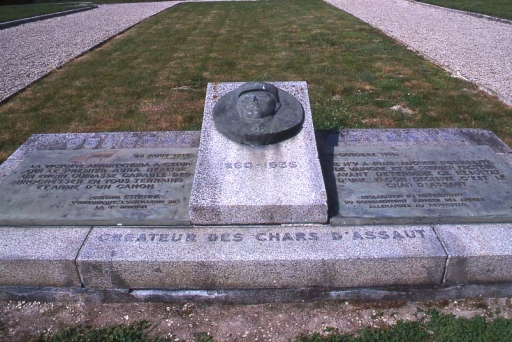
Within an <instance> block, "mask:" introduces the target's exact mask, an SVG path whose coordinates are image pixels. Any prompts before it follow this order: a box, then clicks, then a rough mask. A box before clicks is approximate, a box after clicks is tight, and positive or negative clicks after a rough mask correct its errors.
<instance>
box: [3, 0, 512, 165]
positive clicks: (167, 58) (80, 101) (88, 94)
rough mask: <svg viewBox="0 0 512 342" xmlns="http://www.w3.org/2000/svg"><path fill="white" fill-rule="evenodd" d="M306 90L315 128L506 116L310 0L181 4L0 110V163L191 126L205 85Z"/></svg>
mask: <svg viewBox="0 0 512 342" xmlns="http://www.w3.org/2000/svg"><path fill="white" fill-rule="evenodd" d="M300 80H304V81H307V82H308V87H309V94H310V99H311V105H312V112H313V119H314V124H315V128H316V129H335V128H393V127H395V128H406V127H424V128H428V127H473V128H484V129H489V130H493V131H495V132H496V133H497V134H498V136H500V137H501V138H502V139H504V140H505V141H506V142H507V143H508V144H510V145H512V109H511V108H510V107H507V106H506V105H504V104H503V103H502V102H500V101H498V100H497V99H496V98H494V97H491V96H489V95H487V94H485V93H483V92H481V91H479V90H478V88H477V87H476V86H475V85H473V84H471V83H468V82H465V81H463V80H460V79H456V78H453V77H450V75H449V74H448V73H446V72H444V71H442V70H441V69H440V68H438V67H436V66H434V65H433V64H431V63H429V62H427V61H425V60H424V59H423V58H421V57H419V56H417V55H416V54H414V53H412V52H410V51H409V50H407V49H406V48H405V47H404V46H401V45H399V44H397V43H396V42H395V41H393V40H392V39H390V38H388V37H386V36H384V35H382V34H381V33H379V32H378V31H377V30H375V29H373V28H372V27H370V26H368V25H366V24H364V23H362V22H361V21H359V20H358V19H355V18H354V17H352V16H350V15H348V14H346V13H345V12H343V11H340V10H339V9H337V8H335V7H332V6H330V5H328V4H326V3H324V2H322V1H320V0H282V1H259V2H218V3H211V2H210V3H183V4H180V5H177V6H175V7H173V8H170V9H168V10H167V11H165V12H162V13H161V14H159V15H157V16H155V17H154V18H152V19H149V20H146V21H144V22H143V23H141V24H139V25H137V26H136V27H135V28H133V29H131V30H129V31H127V32H126V33H125V34H123V35H121V36H118V37H117V38H115V39H113V40H112V41H110V42H109V43H107V44H105V45H103V46H102V47H101V48H99V49H97V50H95V51H94V52H92V53H88V54H86V55H84V56H83V57H81V58H79V59H77V60H75V61H73V62H70V63H68V64H67V65H66V66H65V67H63V68H62V69H61V70H56V71H54V72H52V73H51V74H50V75H49V76H47V77H46V78H44V79H43V80H41V81H39V82H37V83H35V84H34V85H33V86H31V87H30V88H29V89H27V90H26V91H24V92H22V93H20V94H18V95H17V96H14V97H13V98H11V99H10V100H9V101H7V102H5V103H4V104H2V105H1V106H0V122H2V125H1V126H0V127H1V128H0V145H1V146H0V158H2V159H5V158H6V157H7V156H8V155H9V154H11V153H12V152H13V151H14V150H15V149H16V148H17V147H18V146H19V145H20V144H22V143H23V142H24V141H25V140H26V139H27V138H28V137H29V136H30V135H31V134H33V133H60V132H99V131H100V132H103V131H154V130H199V129H200V128H201V122H202V114H203V106H204V96H205V90H206V84H207V83H208V82H234V81H300Z"/></svg>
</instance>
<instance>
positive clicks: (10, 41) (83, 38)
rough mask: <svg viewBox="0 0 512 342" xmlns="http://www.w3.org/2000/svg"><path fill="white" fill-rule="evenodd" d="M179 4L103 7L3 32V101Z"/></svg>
mask: <svg viewBox="0 0 512 342" xmlns="http://www.w3.org/2000/svg"><path fill="white" fill-rule="evenodd" d="M177 3H179V1H169V2H153V3H132V4H120V5H99V8H97V9H93V10H90V11H86V12H80V13H76V14H71V15H67V16H64V17H57V18H52V19H47V20H42V21H38V22H34V23H28V24H24V25H20V26H16V27H13V28H9V29H5V30H1V31H0V75H1V78H0V101H2V100H4V99H5V98H7V97H9V96H10V95H12V94H14V93H16V92H17V91H19V90H21V89H23V88H25V87H26V86H28V85H30V84H31V83H32V82H34V81H36V80H38V79H39V78H41V77H42V76H44V75H46V74H48V73H49V72H50V71H52V70H54V69H55V68H58V67H60V66H62V65H63V64H64V63H66V62H68V61H69V60H70V59H72V58H74V57H77V56H79V55H81V54H82V53H84V52H86V51H87V50H89V49H91V48H93V47H94V46H96V45H98V44H100V43H101V42H103V41H105V40H107V39H109V38H111V37H113V36H115V35H116V34H118V33H120V32H122V31H124V30H126V29H127V28H129V27H131V26H133V25H135V24H137V23H138V22H140V21H142V20H144V19H146V18H148V17H150V16H152V15H155V14H156V13H158V12H160V11H163V10H165V9H167V8H169V7H172V6H174V5H175V4H177Z"/></svg>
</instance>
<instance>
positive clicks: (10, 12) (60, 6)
mask: <svg viewBox="0 0 512 342" xmlns="http://www.w3.org/2000/svg"><path fill="white" fill-rule="evenodd" d="M84 6H85V5H84V4H81V3H77V2H62V3H45V4H39V3H36V4H28V5H8V6H0V23H2V22H6V21H12V20H17V19H23V18H30V17H35V16H37V15H43V14H49V13H55V12H62V11H68V10H71V9H75V8H79V7H84Z"/></svg>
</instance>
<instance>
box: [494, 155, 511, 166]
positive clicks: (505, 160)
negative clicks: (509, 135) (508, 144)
mask: <svg viewBox="0 0 512 342" xmlns="http://www.w3.org/2000/svg"><path fill="white" fill-rule="evenodd" d="M497 155H498V156H499V157H500V158H501V159H503V161H504V162H505V163H507V165H508V166H510V167H511V168H512V153H497Z"/></svg>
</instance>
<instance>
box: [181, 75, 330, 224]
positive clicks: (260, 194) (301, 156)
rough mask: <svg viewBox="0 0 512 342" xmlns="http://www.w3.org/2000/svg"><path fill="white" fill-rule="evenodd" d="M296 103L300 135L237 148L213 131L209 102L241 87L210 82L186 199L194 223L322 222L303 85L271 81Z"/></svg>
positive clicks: (323, 206)
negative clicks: (299, 111)
mask: <svg viewBox="0 0 512 342" xmlns="http://www.w3.org/2000/svg"><path fill="white" fill-rule="evenodd" d="M271 83H272V84H274V85H275V86H277V87H278V88H281V89H283V90H285V91H287V92H288V93H290V94H292V95H293V96H295V97H296V98H297V99H298V100H299V101H300V102H301V104H302V106H303V108H304V112H305V120H304V125H303V128H302V131H301V132H300V133H299V134H298V135H296V136H295V137H293V138H291V139H288V140H286V141H283V142H280V143H277V144H273V145H267V146H254V147H253V146H244V145H240V144H237V143H235V142H233V141H231V140H229V139H227V138H226V137H224V136H223V135H222V134H220V133H219V132H218V131H217V130H216V129H215V125H214V122H213V120H212V109H213V106H214V105H215V101H216V100H217V99H218V98H220V97H221V96H222V95H224V94H226V93H227V92H229V91H232V90H234V89H236V88H237V87H239V86H240V85H241V84H242V83H210V84H208V88H207V93H206V103H205V109H204V118H203V127H202V131H201V146H200V149H199V154H198V162H197V170H196V174H195V177H194V185H193V187H192V195H191V200H190V219H191V221H192V223H194V224H202V225H208V224H258V223H268V224H272V223H302V222H317V223H324V222H327V201H326V192H325V186H324V182H323V178H322V173H321V169H320V163H319V160H318V153H317V150H316V145H315V135H314V131H313V121H312V118H311V108H310V106H309V97H308V92H307V84H306V83H305V82H271Z"/></svg>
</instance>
